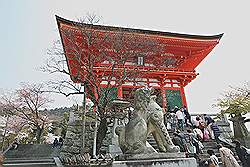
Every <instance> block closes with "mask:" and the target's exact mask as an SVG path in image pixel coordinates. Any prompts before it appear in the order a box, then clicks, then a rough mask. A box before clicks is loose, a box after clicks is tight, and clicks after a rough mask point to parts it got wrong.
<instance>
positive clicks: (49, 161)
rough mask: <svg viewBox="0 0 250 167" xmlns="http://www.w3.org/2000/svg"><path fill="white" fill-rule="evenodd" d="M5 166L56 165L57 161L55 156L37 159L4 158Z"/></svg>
mask: <svg viewBox="0 0 250 167" xmlns="http://www.w3.org/2000/svg"><path fill="white" fill-rule="evenodd" d="M3 165H4V166H9V167H16V166H18V167H25V166H28V167H56V163H55V161H54V159H53V158H42V157H38V158H37V159H20V158H17V159H15V158H8V159H5V160H4V163H3Z"/></svg>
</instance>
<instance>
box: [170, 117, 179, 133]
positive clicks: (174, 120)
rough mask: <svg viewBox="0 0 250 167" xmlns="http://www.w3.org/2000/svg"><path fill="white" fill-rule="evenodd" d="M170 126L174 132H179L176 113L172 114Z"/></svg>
mask: <svg viewBox="0 0 250 167" xmlns="http://www.w3.org/2000/svg"><path fill="white" fill-rule="evenodd" d="M169 122H170V126H171V128H172V130H174V131H176V130H177V117H176V115H175V113H170V119H169Z"/></svg>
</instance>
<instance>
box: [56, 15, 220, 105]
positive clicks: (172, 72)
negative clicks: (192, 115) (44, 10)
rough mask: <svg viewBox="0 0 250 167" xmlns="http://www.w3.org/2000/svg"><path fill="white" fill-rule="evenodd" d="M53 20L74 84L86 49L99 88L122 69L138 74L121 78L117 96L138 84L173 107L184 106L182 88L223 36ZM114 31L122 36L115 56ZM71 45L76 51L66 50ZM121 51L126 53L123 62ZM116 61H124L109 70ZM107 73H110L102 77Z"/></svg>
mask: <svg viewBox="0 0 250 167" xmlns="http://www.w3.org/2000/svg"><path fill="white" fill-rule="evenodd" d="M56 19H57V24H58V28H59V32H60V35H61V40H62V43H63V47H64V52H65V55H66V58H67V63H68V68H69V71H70V74H71V79H72V80H73V81H74V82H80V81H79V79H77V77H79V76H80V78H82V79H83V80H84V78H85V76H86V75H88V74H86V70H84V69H85V68H86V67H85V66H86V63H87V60H85V58H86V57H87V55H89V53H91V55H92V57H95V61H94V62H95V63H94V64H93V73H95V77H96V78H98V79H99V82H100V87H102V88H105V87H106V86H107V83H108V79H111V80H112V81H111V84H113V85H115V84H117V82H118V80H119V79H118V78H120V77H121V75H122V72H124V70H123V69H126V72H127V73H129V72H130V74H132V72H134V73H136V74H138V75H134V76H136V77H135V78H134V79H133V80H129V79H128V80H126V79H125V80H123V82H122V84H119V86H117V88H116V90H115V91H117V96H118V97H126V96H129V93H130V92H131V90H132V89H135V88H139V87H142V86H148V87H154V88H155V89H156V92H157V93H158V94H159V95H160V96H159V98H158V101H159V103H161V105H162V107H163V108H166V107H168V108H169V109H171V108H173V107H174V106H176V105H177V106H178V107H181V106H182V105H185V106H187V101H186V97H185V91H184V87H185V86H186V85H187V84H188V83H190V82H191V81H192V80H193V79H195V78H196V76H197V75H198V74H197V73H196V71H195V68H196V67H197V66H198V65H199V64H200V62H201V61H202V60H203V59H204V58H205V57H206V56H207V55H208V54H209V53H210V52H211V51H212V49H213V48H214V47H215V46H216V45H217V44H218V43H219V40H220V38H221V37H222V36H223V34H219V35H213V36H201V35H189V34H178V33H170V32H159V31H150V30H141V29H131V28H121V27H111V26H101V25H92V24H83V23H77V22H73V21H69V20H66V19H63V18H60V17H58V16H56ZM79 27H80V28H79ZM69 34H70V35H69ZM117 34H120V36H119V37H123V38H124V39H123V40H122V42H120V45H121V44H122V49H119V53H121V54H119V53H118V52H116V50H115V49H114V48H115V47H116V46H115V44H114V43H115V41H114V39H115V38H116V37H115V36H116V35H117ZM88 35H89V36H90V35H92V36H93V37H92V38H94V39H95V44H92V45H89V44H87V42H86V40H85V36H86V38H87V37H88ZM107 38H109V40H107ZM104 39H105V40H104ZM110 39H112V40H110ZM104 41H105V42H104ZM133 41H137V43H138V44H140V43H141V46H139V45H138V47H135V45H137V44H136V43H133ZM145 41H150V42H147V43H146V42H145ZM88 42H89V41H88ZM149 43H151V44H149ZM74 46H77V48H78V49H72V48H73V47H74ZM146 46H147V48H145V47H146ZM150 47H152V48H150ZM138 48H140V49H138ZM76 53H77V54H76ZM104 53H105V54H104ZM124 53H126V54H124ZM137 53H138V54H137ZM79 55H80V56H79ZM107 55H108V57H107ZM124 55H128V57H127V59H126V60H125V59H124ZM105 56H106V57H105ZM129 56H130V57H129ZM97 57H98V59H97ZM109 58H112V60H110V59H109ZM119 59H120V60H122V59H124V60H125V61H123V62H122V63H120V64H119V63H117V65H116V66H114V68H112V69H111V64H112V61H113V60H116V61H119ZM79 71H80V72H79ZM112 72H114V74H115V75H114V76H113V77H112V78H108V75H109V74H110V73H112ZM139 74H140V75H139ZM76 76H77V77H76ZM117 85H118V84H117Z"/></svg>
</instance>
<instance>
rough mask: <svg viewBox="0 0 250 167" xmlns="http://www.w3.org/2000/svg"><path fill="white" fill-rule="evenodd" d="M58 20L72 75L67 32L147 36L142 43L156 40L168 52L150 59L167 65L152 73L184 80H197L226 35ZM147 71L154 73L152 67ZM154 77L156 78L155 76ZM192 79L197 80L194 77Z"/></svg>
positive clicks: (155, 68)
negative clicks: (204, 62)
mask: <svg viewBox="0 0 250 167" xmlns="http://www.w3.org/2000/svg"><path fill="white" fill-rule="evenodd" d="M56 20H57V24H58V29H59V32H60V36H61V40H62V43H63V47H64V52H65V55H66V58H67V62H68V67H69V71H70V72H71V74H72V73H73V72H72V71H75V68H76V66H75V65H72V64H73V63H72V62H69V57H70V56H72V54H71V53H70V51H69V49H66V48H69V47H70V44H69V40H68V39H67V37H66V35H65V33H63V31H64V30H73V31H74V32H77V31H78V34H79V33H81V31H80V30H79V29H78V27H83V28H84V30H86V31H89V30H94V31H98V32H111V33H114V32H116V33H124V34H136V35H139V36H141V35H144V36H141V37H142V38H143V40H144V39H146V38H152V39H156V40H157V41H159V43H160V44H163V45H164V46H165V51H164V54H161V55H158V56H154V57H150V58H149V59H150V60H149V61H150V63H152V62H157V63H158V64H159V63H160V64H165V66H164V68H163V67H160V68H159V65H156V64H154V65H155V66H154V69H153V70H157V71H160V72H161V74H159V75H163V74H165V75H164V76H166V74H167V75H169V72H170V73H171V72H172V71H175V72H177V73H178V72H182V73H183V72H184V73H185V76H186V74H187V73H189V74H190V75H192V76H196V75H197V74H196V73H195V68H196V67H197V66H198V65H199V64H200V62H201V61H202V60H203V59H204V58H205V57H206V56H207V55H208V54H209V53H210V52H211V51H212V50H213V48H214V47H215V46H216V45H217V44H218V43H219V41H220V39H221V37H222V36H223V33H222V34H218V35H210V36H207V35H190V34H181V33H172V32H161V31H152V30H143V29H133V28H123V27H113V26H103V25H92V24H85V23H79V22H74V21H70V20H66V19H64V18H61V17H59V16H56ZM145 35H146V36H145ZM145 37H146V38H145ZM74 38H75V41H77V40H78V38H77V35H76V36H75V37H74ZM98 38H99V37H98ZM71 42H72V41H71ZM75 43H77V42H75ZM82 62H83V61H82ZM171 62H172V64H171V66H167V65H166V64H167V63H171ZM173 63H175V64H173ZM80 66H81V65H80ZM147 68H148V69H150V70H152V69H151V67H147ZM147 68H146V67H145V68H144V70H148V69H147ZM153 70H152V71H153ZM177 73H175V74H177ZM152 74H153V75H156V74H155V73H152ZM72 75H73V74H72ZM183 75H184V74H183ZM191 78H192V79H194V77H191ZM190 81H191V80H190ZM190 81H189V82H190Z"/></svg>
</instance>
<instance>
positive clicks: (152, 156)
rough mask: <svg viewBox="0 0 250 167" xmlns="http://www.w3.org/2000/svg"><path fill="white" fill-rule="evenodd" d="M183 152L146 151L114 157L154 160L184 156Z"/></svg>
mask: <svg viewBox="0 0 250 167" xmlns="http://www.w3.org/2000/svg"><path fill="white" fill-rule="evenodd" d="M185 157H186V156H185V154H184V153H183V152H178V153H148V154H122V155H119V156H118V157H116V160H118V161H119V160H120V161H126V160H151V159H153V160H156V159H174V158H185Z"/></svg>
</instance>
